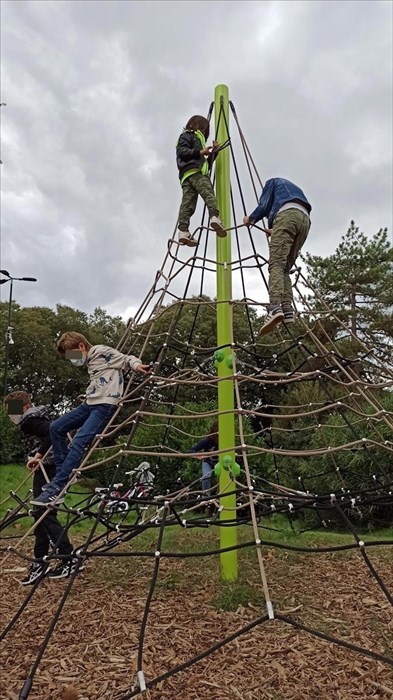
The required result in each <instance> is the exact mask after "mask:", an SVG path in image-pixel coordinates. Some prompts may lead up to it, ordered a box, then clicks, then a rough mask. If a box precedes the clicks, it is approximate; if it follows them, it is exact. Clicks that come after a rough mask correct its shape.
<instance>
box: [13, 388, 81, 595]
mask: <svg viewBox="0 0 393 700" xmlns="http://www.w3.org/2000/svg"><path fill="white" fill-rule="evenodd" d="M13 401H14V402H18V403H19V402H20V404H21V406H22V413H20V414H12V413H11V414H10V413H8V416H9V418H10V420H12V422H13V423H14V424H15V425H17V426H18V428H19V430H20V432H21V437H22V442H23V446H24V449H25V453H26V459H27V467H28V468H29V469H34V476H33V495H34V497H36V496H39V495H40V493H41V491H42V487H43V486H45V484H46V479H45V475H44V473H43V471H42V469H41V468H40V466H39V460H42V465H43V468H44V469H45V472H46V474H47V476H48V478H49V479H51V478H52V477H53V476H54V474H55V471H56V466H55V463H54V461H53V456H52V455H51V454H49V455H47V456H45V454H46V453H47V452H48V450H49V448H50V446H51V441H50V435H49V426H50V421H51V417H50V414H49V409H48V408H47V407H46V406H34V404H33V403H32V400H31V396H30V395H29V394H27V393H26V392H25V391H12V392H11V393H10V394H8V395H7V396H6V397H5V399H4V405H5V407H6V408H7V412H8V409H9V408H10V407H11V406H12V403H11V402H13ZM41 516H42V511H41V513H38V512H37V511H35V513H34V519H35V520H38V519H39V517H41ZM34 539H35V542H34V557H35V558H36V559H37V561H36V562H33V563H32V564H31V566H30V569H29V571H28V573H27V576H25V578H23V579H22V581H21V583H22V585H23V586H29V585H32V584H33V583H35V581H36V580H37V579H38V578H39V577H41V578H43V577H44V576H45V575H47V574H49V577H50V578H67V577H68V576H70V575H71V574H72V573H73V572H74V569H75V566H76V563H77V559H74V558H73V557H72V551H73V547H72V544H71V542H70V541H69V539H68V536H67V533H66V532H65V530H64V528H63V526H62V525H61V524H60V523H59V521H58V519H57V515H56V512H55V511H53V510H51V511H49V512H48V513H47V515H46V516H45V518H43V520H42V521H41V522H40V523H39V524H38V525H37V526H36V528H35V530H34ZM51 543H52V544H53V545H56V548H57V553H58V554H61V555H63V556H64V555H65V557H67V558H63V559H62V560H61V562H60V564H59V565H58V566H57V567H56V568H55V569H50V567H49V565H48V564H47V563H45V562H44V561H43V558H44V557H45V556H46V555H47V554H49V551H50V546H51Z"/></svg>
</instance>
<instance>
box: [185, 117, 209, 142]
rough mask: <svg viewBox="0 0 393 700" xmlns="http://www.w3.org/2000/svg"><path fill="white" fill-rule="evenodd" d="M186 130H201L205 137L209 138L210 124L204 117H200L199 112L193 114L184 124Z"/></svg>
mask: <svg viewBox="0 0 393 700" xmlns="http://www.w3.org/2000/svg"><path fill="white" fill-rule="evenodd" d="M186 130H187V131H198V130H199V131H202V134H203V135H204V137H205V139H206V140H207V139H208V138H209V133H210V124H209V122H208V120H207V119H206V117H202V116H201V115H200V114H194V116H193V117H191V119H189V120H188V122H187V124H186Z"/></svg>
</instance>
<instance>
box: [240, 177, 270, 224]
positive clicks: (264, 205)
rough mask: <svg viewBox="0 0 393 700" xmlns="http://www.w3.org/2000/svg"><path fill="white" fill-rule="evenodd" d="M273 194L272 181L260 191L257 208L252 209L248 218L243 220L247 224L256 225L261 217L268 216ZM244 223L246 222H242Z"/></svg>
mask: <svg viewBox="0 0 393 700" xmlns="http://www.w3.org/2000/svg"><path fill="white" fill-rule="evenodd" d="M273 193H274V181H273V180H268V181H267V182H266V184H265V187H264V188H263V190H262V194H261V197H260V200H259V204H258V206H257V207H256V209H254V211H253V212H252V214H250V216H247V217H244V218H245V219H248V221H247V223H248V224H256V223H257V222H258V221H260V220H261V219H263V217H265V216H268V214H269V211H270V209H271V207H272V201H273ZM243 221H244V220H243ZM244 223H246V222H245V221H244Z"/></svg>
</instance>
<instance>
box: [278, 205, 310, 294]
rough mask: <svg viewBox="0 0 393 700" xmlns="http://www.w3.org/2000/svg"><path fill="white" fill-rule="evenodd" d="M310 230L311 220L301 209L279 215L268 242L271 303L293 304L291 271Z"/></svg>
mask: <svg viewBox="0 0 393 700" xmlns="http://www.w3.org/2000/svg"><path fill="white" fill-rule="evenodd" d="M309 229H310V219H309V218H308V217H307V216H306V214H304V213H303V212H302V211H300V209H285V210H284V211H282V212H280V213H279V214H277V216H276V217H275V219H274V222H273V231H272V235H271V236H270V241H269V300H270V303H271V304H281V303H282V302H283V301H289V302H292V301H293V292H292V284H291V280H290V277H289V271H290V269H291V267H292V265H293V264H294V262H295V260H296V258H297V256H298V255H299V253H300V250H301V248H302V246H303V245H304V242H305V240H306V238H307V235H308V231H309Z"/></svg>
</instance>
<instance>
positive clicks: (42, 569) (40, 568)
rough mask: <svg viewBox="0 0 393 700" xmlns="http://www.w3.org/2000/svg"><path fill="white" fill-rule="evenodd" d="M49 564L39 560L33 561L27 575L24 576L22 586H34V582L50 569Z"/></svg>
mask: <svg viewBox="0 0 393 700" xmlns="http://www.w3.org/2000/svg"><path fill="white" fill-rule="evenodd" d="M49 568H50V567H49V566H48V564H41V563H39V562H37V561H35V562H33V564H32V565H31V566H30V569H29V572H28V574H27V576H25V577H24V578H22V580H21V584H22V586H32V585H33V583H35V582H36V581H37V579H38V578H44V577H45V576H46V574H47V573H48V571H49Z"/></svg>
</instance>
